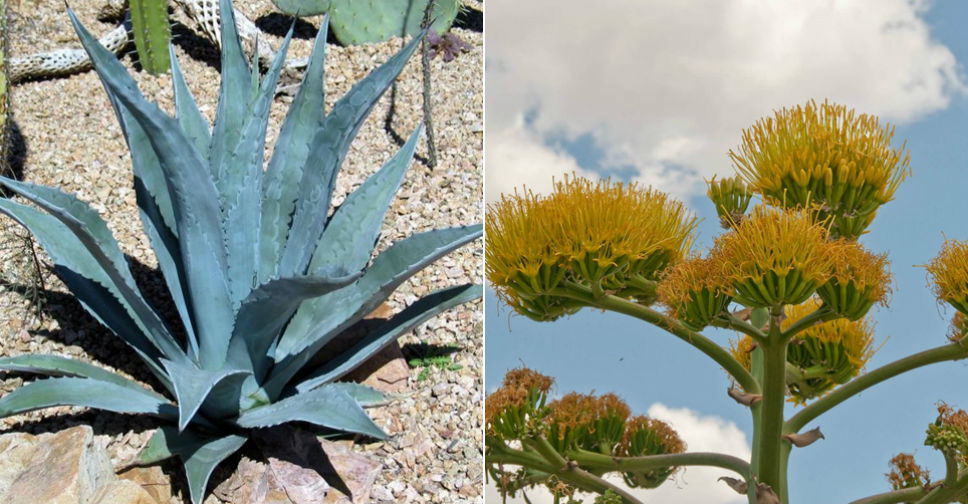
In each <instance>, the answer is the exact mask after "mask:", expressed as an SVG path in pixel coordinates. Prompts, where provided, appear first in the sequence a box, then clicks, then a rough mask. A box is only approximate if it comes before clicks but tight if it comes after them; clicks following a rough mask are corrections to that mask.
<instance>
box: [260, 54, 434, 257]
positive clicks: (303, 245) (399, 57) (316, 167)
mask: <svg viewBox="0 0 968 504" xmlns="http://www.w3.org/2000/svg"><path fill="white" fill-rule="evenodd" d="M421 39H422V37H416V38H414V40H412V41H411V42H409V43H408V44H407V45H406V46H404V48H403V49H401V50H400V52H398V53H397V54H395V55H393V56H392V57H391V58H390V59H389V60H387V62H386V63H384V64H383V65H381V66H380V68H377V69H376V70H374V71H372V72H370V74H369V75H367V76H366V77H364V78H363V79H362V80H360V81H359V82H357V83H356V84H355V85H354V86H353V87H352V89H350V90H349V92H347V93H346V94H345V95H343V97H341V98H340V99H339V100H338V101H337V102H336V104H335V105H333V109H332V110H331V111H330V113H329V115H327V116H326V119H325V121H324V122H323V126H322V128H321V129H319V130H318V131H317V133H316V136H315V137H313V142H312V150H311V151H310V152H311V153H310V155H309V159H310V160H311V164H309V165H307V166H306V167H305V168H304V169H303V171H302V179H301V180H300V181H299V188H298V190H297V194H298V196H297V198H296V204H295V208H294V210H293V216H292V225H291V226H290V228H289V235H288V237H287V239H286V247H285V250H284V251H283V253H282V258H281V259H280V264H279V272H280V274H281V275H282V276H290V275H293V274H299V273H302V272H303V271H305V270H306V267H307V266H308V265H309V260H310V259H311V257H312V253H313V250H314V249H315V246H316V242H317V241H318V240H319V237H320V235H321V234H322V232H323V228H324V226H325V224H326V223H325V222H324V220H323V219H320V218H319V216H320V215H326V213H327V211H328V210H329V202H330V198H331V197H332V192H333V187H334V185H335V184H336V176H337V174H338V173H339V168H340V165H341V164H342V163H343V158H345V157H346V151H347V150H348V149H349V146H350V143H351V142H352V141H353V139H354V138H355V137H356V133H357V132H358V131H359V129H360V126H361V125H362V124H363V120H364V119H366V117H367V115H369V113H370V110H371V109H372V108H373V106H374V105H375V104H376V102H377V100H379V99H380V96H382V95H383V92H384V91H386V90H387V88H389V87H390V84H392V83H393V80H394V79H396V77H397V75H398V74H399V73H400V71H401V70H403V67H404V66H406V64H407V60H408V59H410V56H411V55H412V54H413V52H414V51H415V50H416V48H417V46H418V45H419V43H420V40H421Z"/></svg>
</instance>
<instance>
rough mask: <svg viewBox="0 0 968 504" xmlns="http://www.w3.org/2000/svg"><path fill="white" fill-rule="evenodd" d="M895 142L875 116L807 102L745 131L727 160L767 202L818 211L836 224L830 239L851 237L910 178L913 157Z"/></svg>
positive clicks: (892, 129)
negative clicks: (729, 159) (892, 143)
mask: <svg viewBox="0 0 968 504" xmlns="http://www.w3.org/2000/svg"><path fill="white" fill-rule="evenodd" d="M893 136H894V127H893V126H890V125H886V124H885V125H882V124H880V122H879V121H878V119H877V117H875V116H872V115H868V114H857V113H856V112H855V111H854V110H853V109H848V108H847V107H845V106H843V105H837V104H833V103H829V102H827V101H824V102H823V103H822V104H820V105H818V104H817V103H816V102H815V101H813V100H811V101H809V102H807V104H806V105H804V106H799V105H798V106H796V107H794V108H792V109H787V108H784V109H781V110H779V111H777V112H775V114H774V116H773V117H767V118H764V119H760V120H759V121H757V122H756V123H755V124H754V125H753V126H752V127H751V128H749V129H747V130H743V140H742V143H741V144H740V146H739V148H738V152H737V151H732V150H731V151H730V153H729V156H730V158H731V159H732V160H733V162H734V164H735V167H736V169H737V171H739V173H740V174H741V175H742V176H743V178H744V179H746V181H747V182H748V183H749V185H750V187H751V188H752V189H753V190H754V191H755V192H757V193H759V194H761V195H763V196H764V198H765V199H766V200H768V201H770V202H771V204H775V205H780V206H785V207H814V208H817V209H818V210H819V217H820V218H821V220H824V219H826V218H828V217H832V218H833V222H832V226H831V233H832V234H833V235H834V236H836V237H844V238H849V239H853V238H856V237H857V236H860V234H861V233H863V232H864V230H865V229H866V228H867V226H869V225H870V223H871V222H872V221H873V220H874V216H875V214H876V212H877V208H878V207H880V206H881V205H883V204H884V203H887V202H888V201H890V200H891V199H893V197H894V192H895V191H896V190H897V187H898V186H899V185H900V183H901V182H902V181H903V180H904V179H905V178H906V177H907V176H908V175H909V174H910V168H909V164H910V155H909V154H908V153H907V152H906V147H905V146H904V145H902V146H901V148H899V149H895V148H892V146H891V139H892V138H893Z"/></svg>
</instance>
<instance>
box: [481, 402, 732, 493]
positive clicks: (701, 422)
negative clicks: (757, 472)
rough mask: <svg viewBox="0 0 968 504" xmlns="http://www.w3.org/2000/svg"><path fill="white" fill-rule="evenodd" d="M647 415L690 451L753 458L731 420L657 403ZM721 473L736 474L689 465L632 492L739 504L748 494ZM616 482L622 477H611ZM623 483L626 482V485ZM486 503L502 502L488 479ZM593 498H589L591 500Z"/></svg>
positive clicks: (539, 490)
mask: <svg viewBox="0 0 968 504" xmlns="http://www.w3.org/2000/svg"><path fill="white" fill-rule="evenodd" d="M648 415H649V416H650V417H652V418H658V419H660V420H663V421H665V422H668V423H669V424H670V425H671V426H672V427H673V428H674V429H675V430H676V431H677V432H678V433H679V436H680V437H681V438H682V439H683V440H684V441H685V442H686V445H687V449H688V451H691V452H700V451H710V452H718V453H725V454H729V455H734V456H736V457H739V458H742V459H744V460H749V458H750V454H751V451H750V446H749V442H748V441H747V440H746V434H744V433H743V431H741V430H740V429H739V427H737V426H736V424H734V423H732V422H728V421H726V420H724V419H722V418H720V417H717V416H713V415H709V416H702V415H700V414H699V413H697V412H695V411H692V410H689V409H686V408H669V407H668V406H666V405H664V404H661V403H656V404H653V405H652V406H651V407H650V408H649V410H648ZM720 476H731V477H736V475H735V474H733V473H732V472H730V471H727V470H725V469H717V468H707V467H689V468H687V469H685V470H684V471H683V470H680V472H679V473H677V474H676V476H675V477H674V479H673V480H672V481H667V482H666V483H664V484H663V485H662V486H660V487H659V488H657V489H655V490H633V491H632V493H633V495H635V496H636V497H639V498H640V499H641V500H642V501H643V502H661V503H663V504H691V503H694V502H703V503H707V504H734V503H735V504H740V503H742V502H745V500H746V499H745V497H743V496H742V495H739V494H737V493H736V492H734V491H733V490H732V489H730V488H729V487H728V486H726V484H725V483H723V482H720V481H717V479H718V478H719V477H720ZM609 480H610V481H612V482H613V483H619V482H620V479H616V478H610V479H609ZM623 486H624V485H623ZM528 498H529V499H530V500H531V502H533V503H534V504H550V503H551V502H552V501H553V500H552V498H551V494H550V493H549V492H548V491H547V490H545V489H544V488H537V489H534V490H531V491H529V492H528ZM484 500H485V502H501V497H500V494H499V493H498V492H497V490H496V488H495V487H494V483H493V481H492V482H489V483H488V485H487V488H486V489H485V497H484ZM589 501H590V500H589ZM523 502H524V500H523V499H521V498H520V497H519V498H517V499H508V503H509V504H521V503H523Z"/></svg>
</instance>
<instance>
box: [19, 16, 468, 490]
mask: <svg viewBox="0 0 968 504" xmlns="http://www.w3.org/2000/svg"><path fill="white" fill-rule="evenodd" d="M220 10H221V12H222V13H223V14H222V19H223V22H222V23H221V24H222V37H221V38H222V41H223V42H224V44H223V52H222V72H223V79H222V84H221V94H220V98H219V103H218V108H217V112H216V118H215V125H214V128H213V129H212V131H211V132H210V131H209V126H208V123H207V122H206V121H205V119H204V118H203V117H202V115H201V114H200V113H199V110H198V108H197V107H196V105H195V101H194V99H193V97H192V96H191V94H190V93H189V92H188V88H187V86H186V85H185V81H184V79H183V77H182V75H181V73H180V70H179V68H178V64H177V61H175V58H174V57H172V58H171V59H172V77H173V81H174V88H175V89H174V94H175V108H176V111H177V114H176V117H175V118H173V117H169V116H168V115H166V114H165V113H164V112H162V111H161V110H160V109H159V108H158V107H157V106H156V105H154V104H152V103H149V102H148V101H146V100H145V99H144V98H143V97H142V95H141V94H140V92H139V91H138V89H137V86H136V84H135V82H134V80H133V79H132V78H131V76H129V75H128V74H127V72H126V71H125V69H124V67H123V66H122V65H121V63H120V62H119V61H118V60H117V59H115V57H114V56H113V55H111V54H110V53H109V52H108V51H107V50H105V49H104V48H103V47H101V46H100V45H99V44H98V43H97V42H96V41H95V40H94V38H92V37H91V35H90V34H89V33H88V32H87V30H85V29H84V28H83V27H82V26H81V25H80V23H79V22H78V21H77V19H76V18H75V17H74V15H73V13H69V14H70V16H71V20H72V22H73V23H74V26H75V29H76V30H77V32H78V34H79V35H80V38H81V41H82V43H83V45H84V47H85V49H86V50H87V51H88V53H89V54H90V55H91V59H92V61H93V62H94V64H95V68H96V70H97V72H98V74H99V75H100V77H101V80H102V82H103V83H104V86H105V89H106V90H107V92H108V95H109V97H110V100H111V103H112V105H113V107H114V109H115V112H116V113H117V116H118V119H119V121H120V123H121V126H122V130H123V131H124V134H125V138H126V139H127V142H128V147H129V148H130V150H131V157H132V161H133V165H134V185H135V192H136V195H137V202H138V207H139V209H140V215H141V220H142V223H143V225H144V228H145V231H146V233H147V235H148V238H149V240H150V242H151V245H152V247H153V248H154V250H155V253H156V255H157V258H158V263H159V266H160V269H161V271H162V273H163V274H164V278H165V282H166V283H167V286H168V289H169V291H170V293H171V296H172V299H173V301H174V305H175V307H176V308H177V311H178V314H179V316H180V318H181V323H182V325H183V326H184V328H185V337H184V338H183V339H182V338H176V337H174V336H173V332H172V330H171V328H170V327H169V325H168V324H166V322H165V321H164V320H163V319H162V318H161V317H160V316H159V315H158V314H157V312H156V311H155V310H154V309H153V308H152V307H151V306H150V305H149V304H148V302H146V301H145V299H144V298H143V297H142V295H141V292H140V291H139V289H138V287H137V286H136V285H135V281H134V278H133V277H132V275H131V272H130V271H129V269H128V267H127V263H126V261H125V257H124V254H123V253H122V252H121V250H120V248H119V247H118V244H117V242H116V241H115V239H114V237H113V236H112V235H111V233H110V231H109V230H108V228H107V226H106V224H105V222H104V221H103V220H101V218H100V217H99V216H98V214H97V212H95V211H94V210H93V209H91V207H89V206H88V205H87V204H86V203H83V202H81V201H80V200H78V199H76V198H75V197H74V196H72V195H69V194H65V193H63V192H60V191H58V190H56V189H52V188H49V187H44V186H37V185H32V184H28V183H24V182H18V181H15V180H11V179H7V178H0V183H2V184H3V185H4V186H6V187H8V188H10V189H11V190H13V191H15V192H17V193H18V194H20V195H21V196H23V197H24V198H26V199H27V200H29V201H30V202H32V203H34V204H35V205H36V207H34V206H26V205H23V204H18V203H15V202H13V201H11V200H8V199H0V212H3V213H4V214H6V215H8V216H10V217H12V218H13V219H15V220H16V221H18V222H19V223H20V224H22V225H23V226H25V227H26V228H28V229H29V230H30V231H31V232H32V233H33V234H34V236H35V237H36V238H37V240H38V241H39V242H40V243H41V244H42V245H43V246H44V248H45V249H46V250H47V252H48V254H49V255H50V257H51V259H52V260H53V262H54V266H55V271H56V273H57V274H58V276H59V277H60V278H61V279H62V280H63V281H64V283H65V284H66V285H67V287H68V288H70V290H71V291H72V292H73V293H74V295H75V296H76V297H77V299H78V300H79V301H80V302H81V304H83V305H84V307H85V308H86V309H87V310H88V311H89V312H90V313H91V314H92V315H94V317H96V318H97V319H98V320H99V321H100V322H101V323H102V324H104V325H105V326H107V327H108V328H109V329H110V330H112V331H113V332H114V333H115V334H117V335H118V336H119V337H121V338H122V339H123V340H124V341H125V342H126V343H128V344H129V345H130V346H131V347H132V348H133V349H134V350H135V351H136V352H137V353H138V355H139V356H140V357H141V358H142V359H143V360H144V362H145V363H146V364H147V365H148V368H149V369H150V370H151V372H152V373H153V374H154V376H155V377H157V378H158V380H159V382H160V383H161V384H162V385H163V386H164V387H165V388H166V389H167V393H168V396H167V397H166V396H163V395H160V394H158V393H156V392H154V391H151V390H147V389H145V388H144V387H143V386H141V385H139V384H138V383H135V382H133V381H131V380H128V379H126V378H124V377H121V376H119V375H116V374H113V373H110V372H108V371H105V370H103V369H100V368H97V367H95V366H91V365H89V364H85V363H83V362H79V361H75V360H71V359H67V358H63V357H57V356H52V355H24V356H18V357H11V358H4V359H0V369H2V370H13V371H21V372H31V373H39V374H46V375H54V376H55V377H54V378H51V379H47V380H40V381H35V382H33V383H29V384H27V385H25V386H23V387H21V388H19V389H17V390H15V391H13V392H11V393H10V394H7V395H6V396H5V397H3V398H2V399H0V416H7V415H13V414H18V413H23V412H26V411H30V410H35V409H39V408H45V407H49V406H58V405H76V406H87V407H92V408H100V409H105V410H109V411H115V412H123V413H146V414H151V415H155V416H158V417H161V418H163V419H166V420H170V421H171V422H173V423H174V424H175V425H177V428H176V427H175V426H172V427H167V428H162V429H160V430H159V431H158V433H157V434H156V435H155V437H154V438H153V439H152V441H151V443H150V445H149V447H148V449H147V450H146V451H145V453H143V454H142V459H141V461H142V462H146V463H147V462H152V461H155V460H160V459H163V458H166V457H171V456H173V455H178V456H180V457H181V459H182V460H183V462H184V465H185V469H186V473H187V478H188V483H189V490H190V493H191V499H192V501H193V502H201V501H202V498H203V496H204V491H205V486H206V484H207V482H208V478H209V476H210V474H211V473H212V470H213V469H214V468H215V466H216V465H217V464H218V463H219V462H221V461H222V460H224V459H225V458H226V457H228V456H229V455H230V454H232V453H233V452H235V451H236V450H238V449H239V448H240V447H241V446H242V445H243V443H244V442H245V440H246V439H247V432H248V430H249V429H252V428H259V427H268V426H272V425H277V424H280V423H284V422H290V421H303V422H309V423H312V424H316V425H319V426H323V427H326V428H330V429H334V430H337V431H345V432H352V433H361V434H365V435H367V436H371V437H376V438H381V437H383V436H384V433H383V432H382V431H381V430H380V429H379V428H378V427H377V426H376V425H375V424H374V423H373V421H372V420H370V418H369V417H368V416H367V415H366V413H365V412H364V411H363V406H367V405H372V404H373V403H375V402H378V401H381V400H382V399H383V397H382V396H381V394H380V393H379V392H377V391H375V390H372V389H370V388H367V387H364V386H361V385H357V384H353V383H335V381H336V380H338V379H340V377H342V376H343V375H345V374H346V373H347V372H349V371H351V370H352V369H353V368H354V367H356V366H357V365H358V364H360V363H362V362H363V361H364V360H366V359H367V358H368V357H370V356H371V355H373V354H374V353H375V352H377V351H379V350H380V349H382V348H383V347H384V346H386V345H387V344H389V343H390V342H392V341H394V340H395V339H396V338H397V337H399V336H400V335H402V334H404V333H406V332H407V331H409V330H410V329H411V328H413V327H414V326H416V325H417V324H419V323H421V322H422V321H424V320H426V319H427V318H429V317H431V316H434V315H435V314H437V313H440V312H442V311H444V310H447V309H449V308H451V307H453V306H456V305H458V304H460V303H463V302H466V301H469V300H472V299H476V298H478V297H480V295H481V287H480V286H478V285H463V286H458V287H453V288H448V289H444V290H441V291H438V292H435V293H432V294H429V295H427V296H425V297H424V298H422V299H420V300H418V301H417V302H415V303H413V304H412V305H410V306H409V307H407V308H406V309H404V310H403V311H401V312H400V313H398V314H396V315H395V316H393V317H392V318H390V319H389V320H388V321H386V322H385V323H384V324H383V325H381V326H379V327H378V328H376V329H375V330H374V331H372V332H369V333H368V334H366V335H365V336H363V337H362V339H360V340H359V341H356V342H355V343H354V344H353V345H352V346H351V347H350V348H349V349H348V350H345V351H343V352H341V353H337V354H336V355H337V356H336V357H334V358H332V359H330V360H329V361H327V362H324V363H322V364H321V365H320V364H318V363H314V364H313V365H312V366H311V365H310V361H311V359H312V358H313V357H314V356H316V355H317V354H318V353H320V351H321V350H323V349H324V347H326V345H327V343H329V342H330V341H332V340H333V339H334V338H335V337H336V336H338V335H339V334H340V333H342V332H344V331H345V330H346V329H347V328H348V327H350V326H352V325H353V324H354V323H356V322H357V321H359V320H360V319H362V318H363V317H364V316H365V315H367V314H368V313H370V312H371V311H372V310H373V309H374V308H376V307H377V306H379V305H380V304H381V303H382V302H383V301H384V300H386V299H387V298H388V297H389V296H390V294H391V293H392V292H393V291H394V289H396V287H398V286H399V285H400V284H401V283H402V282H404V281H405V280H406V279H408V278H409V277H410V276H411V275H413V274H414V273H416V272H417V271H419V270H420V269H422V268H423V267H425V266H427V265H428V264H430V263H432V262H433V261H435V260H436V259H438V258H440V257H441V256H443V255H445V254H447V253H449V252H451V251H453V250H454V249H456V248H458V247H460V246H462V245H464V244H466V243H468V242H469V241H472V240H474V239H476V238H477V237H479V236H480V235H481V233H482V228H481V226H480V225H474V226H467V227H458V228H449V229H438V230H434V231H430V232H425V233H420V234H416V235H413V236H411V237H409V238H407V239H404V240H402V241H400V242H397V243H395V244H393V245H392V246H390V247H389V248H388V249H386V250H385V251H384V252H383V253H381V254H379V255H378V256H377V257H376V258H375V259H373V260H372V262H371V261H370V256H371V253H372V252H373V249H374V245H375V243H376V241H377V238H378V236H379V232H380V227H381V225H382V222H383V218H384V215H385V213H386V210H387V208H388V206H389V204H390V202H391V200H392V199H393V197H394V194H395V192H396V190H397V188H398V187H399V185H400V183H401V181H402V179H403V175H404V172H405V171H406V169H407V167H408V165H409V164H410V160H411V158H412V156H413V153H414V148H415V146H416V142H417V138H418V136H419V129H418V131H415V132H414V133H413V134H412V135H411V136H410V139H409V140H408V141H407V143H406V145H404V146H403V148H402V149H401V150H400V152H399V153H398V154H396V155H395V156H394V157H393V158H392V159H390V160H389V161H388V162H387V163H386V165H385V166H384V167H383V168H382V169H381V170H380V171H379V172H378V173H376V174H375V175H373V176H372V177H370V178H369V179H368V180H367V181H366V182H365V183H364V184H363V185H362V186H360V187H359V188H358V189H357V190H356V191H355V192H353V193H352V194H350V195H349V196H348V197H347V198H346V200H345V201H344V202H343V204H342V205H341V206H340V207H339V209H338V210H336V211H335V212H334V213H333V215H332V216H331V217H330V218H329V219H327V212H328V210H329V207H330V197H331V193H332V191H333V188H334V184H335V181H336V175H337V173H338V171H339V167H340V165H341V163H342V161H343V159H344V157H345V156H346V152H347V150H348V148H349V144H350V142H351V141H352V140H353V138H354V137H355V135H356V132H357V131H358V129H359V127H360V125H361V124H362V122H363V120H364V118H365V117H366V116H367V114H368V113H369V111H370V110H371V108H372V107H373V105H374V104H375V103H376V101H377V100H378V99H379V97H380V96H381V95H382V93H383V92H384V91H385V90H386V89H387V88H388V87H389V85H390V84H391V82H392V81H393V79H394V78H395V77H396V76H397V74H398V73H399V72H400V71H401V70H402V69H403V67H404V65H405V64H406V62H407V60H408V59H409V57H410V56H411V54H412V53H413V52H414V49H415V48H416V47H417V44H419V39H420V37H417V38H416V39H415V40H413V41H412V42H410V43H409V44H407V46H406V47H404V49H403V50H402V51H401V52H400V53H398V54H396V55H395V56H393V57H392V58H390V60H389V61H387V63H386V64H384V65H383V66H381V67H380V68H379V69H377V70H375V71H374V72H372V73H371V74H370V75H368V76H367V77H365V78H364V79H363V80H362V81H360V82H359V83H357V84H356V85H355V86H354V87H353V88H352V89H351V90H350V91H349V92H348V93H347V94H346V95H345V96H343V97H342V99H340V100H339V101H338V102H337V103H336V104H335V105H334V106H333V107H332V109H331V111H330V113H329V114H328V115H327V114H325V109H324V100H323V92H322V91H323V69H324V49H325V43H326V29H325V26H326V22H325V21H324V23H323V27H324V28H323V29H321V30H320V33H319V34H318V35H317V37H316V41H315V46H314V48H313V55H312V57H311V59H310V64H309V67H308V69H307V71H306V75H305V79H304V81H303V85H302V87H301V88H300V90H299V93H298V94H297V95H296V97H295V99H294V101H293V103H292V106H291V107H290V110H289V114H288V116H287V117H286V119H285V121H284V123H283V126H282V129H281V131H280V133H279V139H278V142H277V143H276V146H275V149H274V150H273V153H272V157H271V160H270V161H269V164H268V168H267V169H266V170H263V167H262V159H263V149H264V143H265V134H266V126H267V122H268V120H267V118H268V114H269V105H270V103H271V101H272V97H273V94H274V90H275V86H276V83H277V80H278V77H279V71H280V69H281V67H282V63H283V59H284V55H285V52H286V48H287V46H288V43H289V39H290V37H291V35H292V32H291V30H290V33H289V35H288V36H287V37H286V40H285V41H284V42H283V45H282V47H281V48H280V50H279V52H278V54H277V56H276V57H275V60H274V61H273V62H272V64H271V67H270V69H269V71H268V73H267V74H266V77H265V78H264V80H261V81H260V75H259V71H258V67H254V68H251V69H250V68H249V65H248V64H247V62H246V59H245V56H244V54H243V52H242V48H241V45H240V43H239V38H238V35H237V33H236V30H235V23H234V20H233V19H232V8H231V3H230V0H221V4H220ZM38 208H39V210H38ZM313 366H318V367H313ZM169 397H173V398H175V399H176V400H175V401H174V402H172V401H171V400H170V399H169Z"/></svg>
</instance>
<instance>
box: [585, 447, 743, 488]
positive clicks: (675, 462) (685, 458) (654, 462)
mask: <svg viewBox="0 0 968 504" xmlns="http://www.w3.org/2000/svg"><path fill="white" fill-rule="evenodd" d="M567 455H568V457H569V458H571V459H572V460H574V461H575V462H578V463H579V464H580V465H582V466H583V467H588V468H592V469H607V470H613V471H619V472H629V471H648V470H650V469H662V468H666V467H678V466H710V467H721V468H723V469H728V470H730V471H733V472H735V473H737V474H739V475H740V476H742V477H743V479H745V480H747V481H749V480H750V474H751V473H750V464H749V462H747V461H745V460H743V459H741V458H738V457H734V456H732V455H726V454H723V453H710V452H692V453H670V454H663V455H645V456H641V457H613V456H611V455H603V454H601V453H595V452H590V451H587V450H576V451H569V452H568V453H567Z"/></svg>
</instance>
